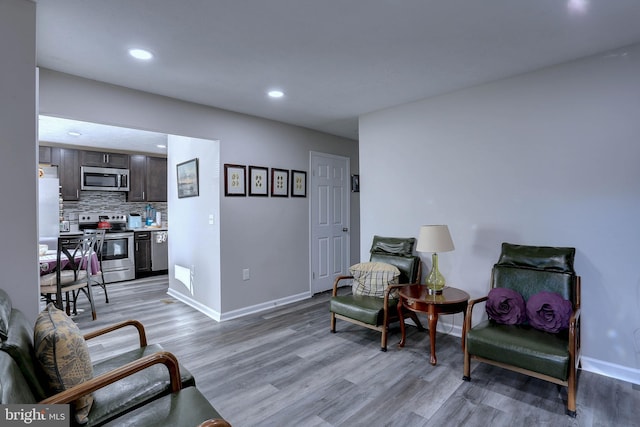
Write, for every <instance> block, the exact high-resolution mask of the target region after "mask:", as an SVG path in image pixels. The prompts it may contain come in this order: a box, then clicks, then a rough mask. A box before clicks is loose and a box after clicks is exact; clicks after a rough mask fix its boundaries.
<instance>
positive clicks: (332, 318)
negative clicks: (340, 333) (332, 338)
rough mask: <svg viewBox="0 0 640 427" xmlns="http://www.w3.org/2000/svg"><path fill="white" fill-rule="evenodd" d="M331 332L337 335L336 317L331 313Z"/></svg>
mask: <svg viewBox="0 0 640 427" xmlns="http://www.w3.org/2000/svg"><path fill="white" fill-rule="evenodd" d="M331 332H333V333H334V334H335V333H336V315H335V313H331Z"/></svg>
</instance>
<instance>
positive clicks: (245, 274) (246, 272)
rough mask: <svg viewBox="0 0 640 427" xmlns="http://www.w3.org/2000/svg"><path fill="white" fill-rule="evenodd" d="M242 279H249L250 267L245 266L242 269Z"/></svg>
mask: <svg viewBox="0 0 640 427" xmlns="http://www.w3.org/2000/svg"><path fill="white" fill-rule="evenodd" d="M242 280H249V269H248V268H245V269H244V270H242Z"/></svg>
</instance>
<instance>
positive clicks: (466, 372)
mask: <svg viewBox="0 0 640 427" xmlns="http://www.w3.org/2000/svg"><path fill="white" fill-rule="evenodd" d="M462 380H463V381H471V355H469V352H468V351H467V349H466V348H465V349H464V368H463V370H462Z"/></svg>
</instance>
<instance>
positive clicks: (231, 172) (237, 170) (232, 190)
mask: <svg viewBox="0 0 640 427" xmlns="http://www.w3.org/2000/svg"><path fill="white" fill-rule="evenodd" d="M246 170H247V169H246V167H245V166H244V165H230V164H225V165H224V195H225V196H240V197H243V196H246V195H247V184H246V179H245V172H246Z"/></svg>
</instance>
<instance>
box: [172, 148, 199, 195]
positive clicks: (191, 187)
mask: <svg viewBox="0 0 640 427" xmlns="http://www.w3.org/2000/svg"><path fill="white" fill-rule="evenodd" d="M176 171H177V176H178V198H179V199H182V198H183V197H195V196H198V194H199V190H198V158H197V157H196V158H195V159H191V160H188V161H186V162H183V163H179V164H177V165H176Z"/></svg>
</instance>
